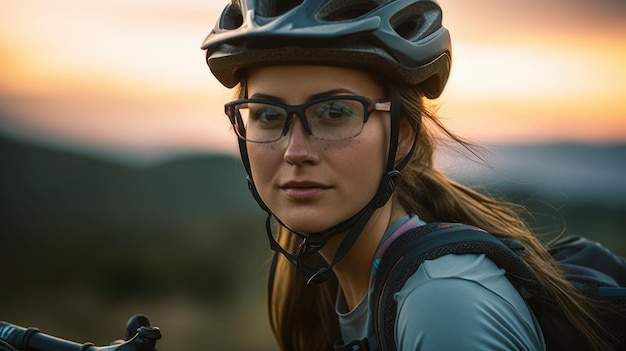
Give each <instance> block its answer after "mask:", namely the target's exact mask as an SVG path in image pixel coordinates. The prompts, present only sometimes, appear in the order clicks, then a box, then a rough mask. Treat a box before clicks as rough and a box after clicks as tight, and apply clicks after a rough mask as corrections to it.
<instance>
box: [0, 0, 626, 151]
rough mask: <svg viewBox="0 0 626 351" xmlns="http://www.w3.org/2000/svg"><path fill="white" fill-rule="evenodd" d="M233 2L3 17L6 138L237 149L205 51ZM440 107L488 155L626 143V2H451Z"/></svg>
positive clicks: (116, 2) (26, 4)
mask: <svg viewBox="0 0 626 351" xmlns="http://www.w3.org/2000/svg"><path fill="white" fill-rule="evenodd" d="M225 3H226V0H220V1H218V0H203V1H198V0H193V1H192V0H182V1H181V0H177V1H173V0H169V1H164V0H123V1H122V0H88V1H84V0H81V1H78V0H58V1H54V2H52V1H45V0H21V1H12V2H9V1H5V2H4V4H3V5H2V11H1V12H0V130H3V131H4V133H8V134H12V135H17V136H21V137H27V138H40V139H43V140H47V141H52V142H54V143H62V144H67V145H74V146H82V147H87V148H96V149H97V148H102V149H106V150H113V151H117V152H129V153H133V152H138V153H141V152H146V153H160V152H168V151H172V150H174V151H176V150H219V151H224V150H233V149H234V147H235V143H234V138H233V137H232V136H231V134H230V131H229V126H228V124H227V123H226V118H225V117H224V116H223V114H222V106H223V103H224V102H226V101H227V100H229V98H230V95H229V94H230V92H229V91H228V90H227V89H225V88H223V87H221V86H220V85H219V83H217V81H216V80H215V79H214V78H213V77H212V75H211V74H210V71H209V70H208V68H207V67H206V64H205V63H204V55H203V54H204V53H203V52H202V51H201V50H200V44H201V42H202V40H203V39H204V37H205V36H206V34H208V32H209V30H210V29H211V28H212V27H213V25H214V23H215V21H216V18H217V16H218V14H219V13H220V11H221V9H222V8H223V6H224V4H225ZM439 3H440V4H441V6H442V7H443V9H444V25H445V26H446V27H448V28H449V29H450V31H451V34H452V40H453V50H454V51H453V70H452V76H451V79H450V82H449V84H448V87H447V90H446V92H445V93H444V95H443V96H442V97H441V98H440V99H439V100H438V101H437V103H438V104H440V105H441V108H440V114H441V116H442V117H443V118H444V119H445V121H446V123H447V125H448V126H449V127H451V128H452V129H453V130H455V131H456V132H458V133H460V134H461V135H464V136H467V137H469V138H471V139H473V140H475V141H477V142H479V143H502V142H515V143H520V142H522V143H533V142H551V141H583V142H594V143H601V142H615V141H618V142H626V20H625V19H626V2H625V1H624V0H594V1H589V0H553V1H539V0H526V1H498V0H472V1H461V0H456V1H455V0H441V1H439Z"/></svg>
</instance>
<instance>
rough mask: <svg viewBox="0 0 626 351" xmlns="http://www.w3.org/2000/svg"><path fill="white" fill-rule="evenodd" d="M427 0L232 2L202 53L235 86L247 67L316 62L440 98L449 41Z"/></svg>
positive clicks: (436, 11)
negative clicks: (351, 69)
mask: <svg viewBox="0 0 626 351" xmlns="http://www.w3.org/2000/svg"><path fill="white" fill-rule="evenodd" d="M441 20H442V12H441V8H440V7H439V5H438V4H437V2H436V1H433V0H232V1H231V3H230V4H229V5H227V6H226V8H225V9H224V11H223V12H222V14H221V16H220V17H219V20H218V22H217V25H216V26H215V28H214V29H213V30H212V31H211V33H210V34H209V35H208V36H207V38H206V39H205V40H204V42H203V44H202V48H203V49H205V50H206V51H207V54H206V59H207V63H208V65H209V67H210V69H211V71H212V72H213V74H214V75H215V77H216V78H217V79H218V80H219V81H220V82H221V83H222V84H223V85H224V86H226V87H228V88H232V87H234V86H235V85H236V84H237V83H238V82H239V81H240V79H241V71H242V70H243V69H245V68H247V67H254V66H261V65H271V64H285V63H315V64H329V65H340V66H350V67H357V68H361V69H365V70H367V71H372V72H377V73H379V74H380V75H382V76H385V77H387V78H389V79H391V80H392V81H394V82H397V83H404V84H410V85H419V86H420V87H421V88H422V90H423V92H424V94H425V95H426V96H427V97H429V98H436V97H438V96H439V95H440V94H441V92H442V91H443V88H444V86H445V84H446V81H447V80H448V75H449V71H450V64H451V44H450V35H449V33H448V30H447V29H446V28H444V27H443V26H442V23H441Z"/></svg>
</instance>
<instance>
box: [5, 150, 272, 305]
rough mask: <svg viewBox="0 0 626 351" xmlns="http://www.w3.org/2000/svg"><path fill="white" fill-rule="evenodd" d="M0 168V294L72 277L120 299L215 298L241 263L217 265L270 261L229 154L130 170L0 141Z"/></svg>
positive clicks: (232, 282)
mask: <svg viewBox="0 0 626 351" xmlns="http://www.w3.org/2000/svg"><path fill="white" fill-rule="evenodd" d="M0 159H1V160H2V168H1V169H0V231H1V233H2V234H1V237H2V242H3V248H4V251H5V253H4V254H3V260H4V261H5V262H7V265H8V269H7V270H6V272H7V274H5V276H4V277H3V283H5V285H4V287H5V288H4V289H3V291H2V293H0V295H2V294H11V292H12V291H13V292H14V293H18V290H20V289H28V288H29V287H32V286H48V287H52V286H59V285H63V284H66V283H72V282H76V280H77V279H78V282H79V283H81V284H82V283H86V284H94V285H95V286H97V287H98V289H103V290H105V291H108V292H110V293H113V294H117V293H120V292H119V291H117V292H116V290H117V289H118V287H119V286H120V284H125V287H124V289H125V291H124V293H133V292H137V293H139V292H145V291H152V292H155V293H158V292H171V291H184V292H188V293H191V294H196V295H203V296H214V297H215V296H221V295H223V294H226V293H229V291H230V290H231V289H234V288H236V287H235V286H236V285H237V284H238V282H237V279H238V276H237V275H238V274H239V273H240V272H239V271H238V269H237V267H241V266H242V265H241V264H238V265H234V266H233V268H232V269H230V270H223V269H218V267H222V266H223V265H224V264H228V263H233V262H236V261H237V259H236V258H235V257H236V256H237V255H246V254H247V255H249V256H251V257H250V262H249V263H250V265H252V264H258V262H261V261H262V260H264V259H265V258H266V256H267V255H268V254H267V252H268V251H269V250H268V249H267V244H266V242H265V240H266V239H265V238H264V231H263V226H262V225H263V221H262V216H261V211H260V210H259V209H258V208H257V206H256V203H254V201H253V200H252V198H251V196H250V195H249V193H248V190H247V188H246V182H245V172H244V170H243V167H242V165H241V162H240V161H239V160H238V159H237V158H236V157H234V156H231V155H211V154H209V155H187V156H184V157H180V158H178V159H175V160H171V161H169V162H166V163H162V164H154V165H152V166H131V165H129V164H124V163H119V162H114V161H111V160H107V159H103V158H95V157H91V156H89V155H85V154H80V153H78V152H72V151H67V150H59V149H48V148H45V147H43V146H37V145H33V144H29V143H25V142H20V141H17V140H11V139H9V138H0ZM7 249H8V250H7ZM235 254H237V255H235ZM79 262H80V263H79ZM248 267H249V266H248ZM137 272H141V274H137ZM254 274H258V272H254ZM245 275H246V274H245V273H244V276H245ZM247 275H249V274H247ZM215 282H219V284H216V283H215Z"/></svg>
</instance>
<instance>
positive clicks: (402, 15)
mask: <svg viewBox="0 0 626 351" xmlns="http://www.w3.org/2000/svg"><path fill="white" fill-rule="evenodd" d="M390 21H391V26H392V27H393V30H394V31H395V32H396V33H397V34H398V35H399V36H401V37H402V38H404V39H406V40H409V41H418V40H421V39H423V38H426V37H427V36H429V35H430V34H432V33H434V32H435V31H436V30H437V29H438V28H440V27H441V9H440V8H439V7H438V6H436V5H435V4H433V3H432V2H418V3H414V4H412V5H411V6H408V7H407V8H405V9H404V10H403V11H401V12H398V13H396V14H395V15H394V16H393V17H391V20H390Z"/></svg>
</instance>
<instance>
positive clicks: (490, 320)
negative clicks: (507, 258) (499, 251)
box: [395, 255, 543, 350]
mask: <svg viewBox="0 0 626 351" xmlns="http://www.w3.org/2000/svg"><path fill="white" fill-rule="evenodd" d="M395 301H396V303H397V311H398V312H397V315H396V341H397V345H398V350H418V349H420V350H440V349H458V347H459V345H462V346H463V348H464V349H466V350H492V349H493V350H496V349H498V350H542V349H543V338H542V336H541V332H540V331H539V328H538V326H537V323H536V320H535V319H534V317H533V316H532V313H531V312H530V310H529V309H528V307H527V305H526V303H525V302H524V300H523V299H522V297H521V296H520V295H519V293H518V292H517V290H516V289H515V288H514V287H513V286H512V285H511V283H510V282H509V281H508V279H507V278H506V276H505V275H504V270H502V269H500V268H499V267H497V266H496V265H495V264H494V263H493V262H492V261H491V260H490V259H489V258H487V257H486V256H485V255H446V256H442V257H440V258H437V259H435V260H432V261H425V262H424V263H423V264H422V265H421V266H420V268H419V269H418V270H417V271H416V272H415V274H414V275H413V276H411V277H410V278H409V279H408V280H407V282H406V284H405V285H404V287H403V288H402V289H401V290H400V291H399V292H397V293H396V295H395Z"/></svg>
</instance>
